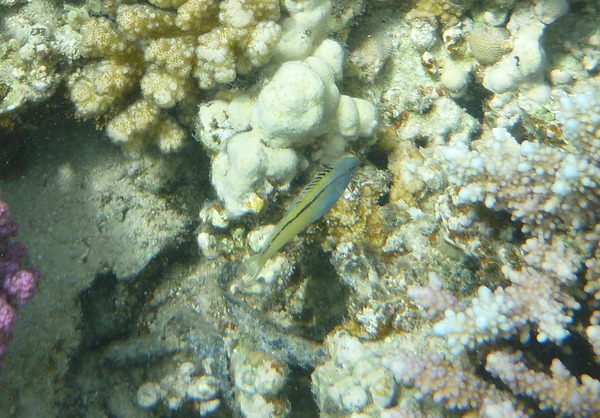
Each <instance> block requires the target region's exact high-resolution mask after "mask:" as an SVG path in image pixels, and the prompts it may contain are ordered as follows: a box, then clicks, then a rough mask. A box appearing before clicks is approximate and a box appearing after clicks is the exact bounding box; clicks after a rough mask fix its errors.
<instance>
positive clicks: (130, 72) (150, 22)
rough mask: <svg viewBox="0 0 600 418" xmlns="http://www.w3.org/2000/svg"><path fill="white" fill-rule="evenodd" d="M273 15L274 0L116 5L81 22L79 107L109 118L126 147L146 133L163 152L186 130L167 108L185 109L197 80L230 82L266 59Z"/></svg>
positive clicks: (177, 145)
mask: <svg viewBox="0 0 600 418" xmlns="http://www.w3.org/2000/svg"><path fill="white" fill-rule="evenodd" d="M278 19H279V4H278V2H277V1H268V2H259V1H248V2H242V1H238V0H228V1H224V2H215V1H212V0H189V1H185V2H184V1H181V2H165V1H155V2H152V4H147V3H135V4H120V5H118V6H117V7H116V8H114V10H112V12H111V13H109V15H108V16H107V17H92V18H90V19H89V20H88V21H87V22H86V23H85V24H83V26H82V27H81V29H80V32H81V33H82V41H81V45H80V52H81V54H82V55H83V56H84V57H86V58H88V59H90V61H89V63H88V65H86V66H83V67H82V68H81V69H80V70H79V71H76V72H75V73H74V74H72V75H71V76H70V77H69V79H68V86H69V90H70V97H71V100H72V101H73V103H74V104H75V108H76V112H77V114H78V115H79V116H81V117H84V118H96V119H97V118H100V117H103V118H105V119H108V120H109V121H108V127H107V133H108V135H109V136H110V137H111V139H112V140H113V141H114V142H116V143H119V144H121V145H124V146H125V148H126V149H127V150H128V151H134V152H139V151H140V150H141V149H143V147H144V145H143V144H144V142H147V141H148V140H154V141H155V142H156V143H157V145H158V146H159V148H160V150H161V151H162V152H164V153H169V152H173V151H177V150H180V149H181V148H182V146H183V145H184V141H185V137H186V136H187V134H186V132H185V130H184V128H182V127H181V126H180V124H179V122H177V120H176V118H175V117H174V116H175V115H174V113H173V111H172V110H169V109H173V108H175V107H176V106H178V107H179V108H180V109H179V110H181V111H182V112H184V113H185V108H186V106H193V105H192V102H191V101H192V99H193V98H195V93H196V90H197V89H196V88H195V86H196V85H199V86H200V87H202V88H210V87H214V86H215V85H216V83H217V82H219V83H225V82H231V81H233V80H235V78H236V75H237V74H238V73H241V74H244V73H247V72H249V71H250V70H251V69H253V68H255V67H258V66H260V65H263V64H264V63H265V62H267V61H268V59H269V58H270V57H271V55H272V51H273V47H274V45H275V43H276V42H277V40H278V39H279V31H280V29H279V25H278V24H277V23H276V21H277V20H278ZM131 97H134V98H135V97H137V98H138V99H137V101H136V102H134V103H133V104H132V103H131ZM188 102H189V103H188ZM115 115H116V116H115Z"/></svg>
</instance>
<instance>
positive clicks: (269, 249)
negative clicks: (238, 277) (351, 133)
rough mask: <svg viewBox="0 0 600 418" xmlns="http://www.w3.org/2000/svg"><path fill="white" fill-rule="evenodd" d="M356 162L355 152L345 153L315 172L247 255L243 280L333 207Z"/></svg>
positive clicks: (253, 277) (251, 275)
mask: <svg viewBox="0 0 600 418" xmlns="http://www.w3.org/2000/svg"><path fill="white" fill-rule="evenodd" d="M359 164H360V160H359V159H358V158H357V157H356V156H354V155H351V154H345V155H343V156H342V157H341V158H340V159H339V160H337V161H336V162H335V164H333V165H332V166H331V167H327V168H325V169H324V170H323V171H321V172H320V173H319V174H317V176H316V177H315V178H314V179H313V181H311V182H310V183H309V184H308V185H307V186H306V187H305V188H304V189H303V190H302V192H301V193H300V195H299V196H298V197H297V198H296V199H294V201H293V202H292V205H291V207H290V209H288V211H287V212H286V213H285V214H284V215H283V217H282V218H281V220H280V221H279V222H278V223H277V225H275V227H274V228H273V230H272V231H271V233H270V234H269V236H268V237H267V239H266V240H265V242H264V244H263V246H262V248H261V250H260V252H259V253H258V254H256V255H254V256H252V257H250V259H248V262H247V269H246V270H247V271H246V273H247V274H246V276H245V279H246V280H255V279H256V278H257V277H258V275H259V274H260V271H261V270H262V268H263V267H264V265H265V263H266V262H267V260H269V259H270V258H271V257H272V256H273V255H274V254H275V253H276V252H277V251H279V249H280V248H281V247H283V246H284V245H285V244H287V243H288V242H289V241H290V240H291V239H292V238H293V237H294V236H296V235H297V234H298V233H299V232H300V231H302V230H303V229H304V228H306V227H307V226H308V225H310V224H312V223H313V222H315V221H316V220H318V219H319V218H321V217H322V216H323V215H324V214H325V213H327V211H329V209H331V207H333V205H334V204H335V203H336V202H337V200H338V199H339V198H340V197H341V195H342V194H343V193H344V190H345V189H346V187H347V186H348V183H350V180H351V179H352V176H353V174H354V171H355V170H356V168H357V167H358V165H359Z"/></svg>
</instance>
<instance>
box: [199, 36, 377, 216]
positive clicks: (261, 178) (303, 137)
mask: <svg viewBox="0 0 600 418" xmlns="http://www.w3.org/2000/svg"><path fill="white" fill-rule="evenodd" d="M343 56H344V54H343V50H342V47H341V46H340V45H339V44H338V43H336V42H334V41H331V40H326V41H323V42H322V43H321V44H320V45H319V46H318V47H317V48H316V49H315V50H314V52H313V54H312V55H311V56H309V57H307V58H306V59H305V60H303V61H288V62H285V63H284V64H283V65H281V66H280V67H279V68H278V69H277V71H276V72H275V74H274V75H273V77H272V78H271V79H270V80H269V82H268V83H266V85H264V87H263V88H262V89H261V90H260V92H259V93H258V94H257V95H256V97H252V96H250V95H244V94H241V95H238V96H237V97H235V98H234V99H233V100H231V101H230V102H229V103H227V102H226V101H223V100H215V101H213V102H209V103H207V104H205V105H202V106H200V111H199V113H198V118H197V132H198V137H199V139H200V140H201V142H202V143H203V144H204V145H205V146H206V147H207V148H208V149H209V150H211V151H213V152H216V154H215V155H214V157H213V162H212V182H213V185H214V186H215V190H216V192H217V195H218V196H219V198H220V199H221V200H222V201H223V203H224V205H225V209H226V210H227V212H228V213H229V214H230V215H232V216H234V217H238V216H241V215H243V214H246V213H257V212H259V211H260V210H261V209H262V207H263V201H264V196H267V195H268V194H270V193H271V192H272V191H273V190H274V189H275V188H276V189H279V190H285V189H287V188H288V187H289V184H290V182H291V180H292V179H293V178H294V176H295V175H296V173H297V172H298V170H299V169H300V168H301V167H302V165H303V164H304V162H303V160H302V159H301V157H300V156H299V155H298V153H297V150H301V149H303V148H306V147H307V146H308V145H313V146H314V147H315V148H316V149H317V151H316V153H315V157H316V158H318V159H320V160H321V161H323V162H325V163H327V162H329V161H332V160H334V159H335V158H337V157H339V156H340V155H341V154H342V153H343V152H344V150H345V149H346V147H347V144H348V142H349V141H353V140H355V139H356V138H358V137H361V136H368V135H370V134H372V133H373V130H374V128H375V126H376V124H377V111H376V109H375V107H374V106H373V105H372V104H371V103H370V102H368V101H366V100H363V99H358V98H353V97H349V96H345V95H342V94H340V92H339V90H338V87H337V85H336V82H338V81H339V80H340V79H341V76H342V70H341V69H342V61H343ZM315 138H319V139H318V141H315Z"/></svg>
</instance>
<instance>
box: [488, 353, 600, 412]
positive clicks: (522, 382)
mask: <svg viewBox="0 0 600 418" xmlns="http://www.w3.org/2000/svg"><path fill="white" fill-rule="evenodd" d="M486 369H487V370H488V371H489V372H491V373H492V374H493V375H495V376H497V377H499V378H500V379H502V381H503V382H504V383H505V384H506V385H508V387H510V389H511V390H512V391H513V392H515V393H519V394H522V395H526V396H531V397H536V398H538V399H539V400H540V408H541V409H543V410H544V409H553V410H554V411H556V412H559V413H561V414H565V415H569V416H575V417H591V416H596V415H598V414H599V413H600V381H598V380H596V379H593V378H592V377H590V376H588V375H586V374H584V375H582V376H581V377H580V378H579V379H577V378H576V377H575V376H572V375H571V373H570V372H569V370H567V368H566V367H565V366H564V364H563V363H562V362H561V361H560V360H559V359H556V358H555V359H554V360H552V363H551V364H550V374H545V373H542V372H536V371H534V370H531V369H529V368H528V367H527V366H526V365H525V363H524V361H523V353H521V352H518V351H517V352H515V353H509V352H506V351H496V352H493V353H490V354H488V356H487V363H486Z"/></svg>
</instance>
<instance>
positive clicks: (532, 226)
mask: <svg viewBox="0 0 600 418" xmlns="http://www.w3.org/2000/svg"><path fill="white" fill-rule="evenodd" d="M597 97H598V94H597V93H596V92H588V93H582V94H578V95H576V96H573V97H564V98H563V99H562V100H561V102H560V109H561V110H560V112H559V113H558V115H557V118H558V120H559V122H561V123H562V126H563V139H564V141H565V142H567V144H568V146H565V147H557V146H550V145H545V144H541V143H538V142H533V141H523V142H522V143H518V142H517V141H516V140H515V139H514V138H513V137H512V135H511V134H510V133H509V132H508V131H507V130H506V129H503V128H495V129H493V130H492V132H491V133H488V134H486V135H484V136H483V138H482V139H480V140H478V141H475V142H473V150H471V151H468V149H467V146H466V145H465V144H460V143H457V144H455V145H453V146H452V147H448V148H445V149H444V150H443V155H444V158H445V160H446V162H447V164H448V168H449V171H450V176H449V180H450V181H451V182H452V183H453V184H455V185H457V186H459V187H460V191H459V193H458V201H459V202H476V201H483V202H484V203H485V205H486V206H488V207H489V208H494V209H495V210H507V211H509V212H510V213H511V214H512V216H513V218H514V219H517V220H519V221H521V222H523V224H524V226H523V230H524V231H536V232H537V233H539V234H542V235H549V234H551V233H552V231H554V230H555V229H557V228H562V229H566V228H570V227H572V228H575V229H581V228H582V227H584V226H585V225H588V226H589V225H593V224H595V219H596V216H597V214H596V212H595V211H594V210H593V208H595V207H598V204H599V203H600V188H599V184H600V164H599V163H600V160H599V158H598V156H599V155H600V128H599V127H600V117H598V114H599V113H598V112H599V109H598V104H597V103H598V100H597ZM579 209H585V210H579Z"/></svg>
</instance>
